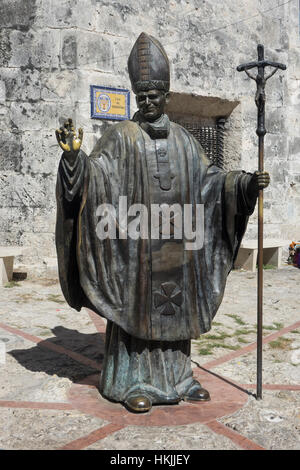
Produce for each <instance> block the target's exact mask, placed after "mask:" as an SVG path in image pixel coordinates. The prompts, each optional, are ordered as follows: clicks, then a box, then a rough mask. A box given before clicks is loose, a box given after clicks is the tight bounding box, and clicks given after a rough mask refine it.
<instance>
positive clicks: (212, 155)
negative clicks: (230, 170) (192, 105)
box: [173, 118, 225, 168]
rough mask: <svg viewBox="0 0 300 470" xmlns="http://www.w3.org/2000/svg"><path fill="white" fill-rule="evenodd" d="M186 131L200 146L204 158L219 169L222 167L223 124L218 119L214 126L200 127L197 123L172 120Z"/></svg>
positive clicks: (223, 120)
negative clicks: (204, 154)
mask: <svg viewBox="0 0 300 470" xmlns="http://www.w3.org/2000/svg"><path fill="white" fill-rule="evenodd" d="M173 121H174V122H177V123H178V124H180V125H181V126H182V127H184V128H185V129H186V130H188V131H189V132H190V133H191V134H192V135H193V136H194V137H195V139H196V140H198V142H200V144H201V145H202V147H203V149H204V151H205V153H206V156H207V157H208V158H209V159H210V161H211V162H212V163H213V164H214V165H216V166H218V167H219V168H223V167H224V124H225V119H223V118H220V119H218V120H217V122H216V124H215V125H214V126H201V123H199V122H184V121H180V120H173Z"/></svg>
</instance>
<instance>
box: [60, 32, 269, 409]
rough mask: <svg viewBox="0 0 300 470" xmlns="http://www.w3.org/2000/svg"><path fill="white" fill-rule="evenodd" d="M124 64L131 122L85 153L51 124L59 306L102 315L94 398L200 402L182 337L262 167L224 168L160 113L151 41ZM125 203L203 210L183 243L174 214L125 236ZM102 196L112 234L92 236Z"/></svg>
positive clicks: (158, 63) (165, 69)
mask: <svg viewBox="0 0 300 470" xmlns="http://www.w3.org/2000/svg"><path fill="white" fill-rule="evenodd" d="M128 69H129V74H130V79H131V83H132V88H133V91H134V93H135V94H136V101H137V106H138V112H137V113H136V114H135V115H134V117H133V119H132V120H130V121H122V122H120V123H118V124H116V125H114V126H111V127H110V128H109V129H108V130H107V131H106V132H105V133H104V135H103V136H102V137H101V139H100V140H99V141H98V142H97V144H96V146H95V148H94V149H93V151H92V153H91V155H90V156H89V157H87V156H86V155H85V153H84V152H83V151H82V150H81V149H80V146H81V142H82V138H83V132H82V130H79V133H78V136H76V133H75V130H74V127H73V123H72V120H71V119H69V120H68V121H67V122H66V123H65V126H64V127H61V128H60V129H59V130H57V131H56V136H57V140H58V143H59V145H60V146H61V148H62V149H63V151H64V153H63V155H62V158H61V161H60V165H59V170H58V180H57V226H56V245H57V254H58V263H59V276H60V283H61V287H62V291H63V293H64V296H65V298H66V300H67V302H68V303H69V305H70V306H71V307H73V308H75V309H76V310H78V311H79V310H80V309H81V307H83V306H86V307H88V308H91V309H92V310H94V311H95V312H97V313H98V314H99V315H101V316H103V317H105V318H106V319H107V330H106V346H105V358H104V364H103V370H102V373H101V379H100V392H101V394H102V395H103V396H104V397H107V398H109V399H110V400H113V401H116V402H121V403H123V404H125V406H127V407H128V408H129V409H130V410H131V411H134V412H145V411H148V410H150V409H151V406H152V405H153V404H168V403H179V402H180V401H181V400H186V401H207V400H210V395H209V392H208V391H207V390H205V389H204V388H203V387H202V386H201V384H200V383H199V382H198V381H196V380H195V379H194V378H193V373H192V368H191V357H190V346H191V339H192V338H198V337H199V336H200V335H201V334H202V333H205V332H207V331H209V329H210V328H211V322H212V319H213V318H214V315H215V314H216V312H217V310H218V307H219V305H220V303H221V301H222V297H223V293H224V289H225V283H226V278H227V276H228V274H229V272H230V270H231V269H232V266H233V262H234V259H235V257H236V254H237V251H238V248H239V245H240V243H241V239H242V237H243V234H244V232H245V229H246V225H247V220H248V217H249V215H251V214H252V212H253V210H254V207H255V203H256V198H257V194H258V189H259V188H264V187H266V186H267V185H268V184H269V175H268V174H267V173H266V172H262V173H254V174H249V173H245V172H242V171H234V172H229V173H226V172H224V171H223V170H221V169H220V168H217V167H216V166H214V165H212V164H210V162H209V160H208V159H207V158H206V156H205V155H204V151H203V149H202V147H201V146H200V144H199V143H198V142H197V141H196V140H195V139H194V138H193V137H192V136H191V135H190V134H189V133H188V132H187V131H186V130H185V129H184V128H183V127H181V126H179V125H178V124H175V123H172V122H170V121H169V118H168V116H167V115H166V114H164V110H165V105H166V103H167V101H168V99H169V86H170V70H169V61H168V58H167V55H166V53H165V51H164V49H163V47H162V45H161V44H160V43H159V42H158V41H157V40H156V39H155V38H153V37H151V36H149V35H147V34H145V33H142V34H141V35H140V36H139V38H138V39H137V41H136V43H135V45H134V47H133V49H132V51H131V54H130V57H129V60H128ZM124 201H125V203H126V209H129V208H130V207H133V205H134V204H139V207H140V206H143V207H145V208H146V209H147V213H148V214H151V211H152V210H153V208H154V207H157V205H160V206H162V205H163V204H164V205H166V206H168V207H170V206H171V207H172V206H174V207H175V206H176V207H185V206H189V207H192V209H193V210H195V208H196V207H198V206H202V207H204V227H202V229H203V244H202V245H201V247H200V248H198V249H187V241H188V240H187V239H185V235H182V236H181V238H178V237H176V236H174V230H175V228H174V218H175V216H174V214H173V216H174V217H173V231H172V230H171V231H170V236H169V237H164V235H163V234H164V231H163V230H162V224H163V223H164V222H162V221H161V219H160V227H159V228H160V231H159V233H160V235H161V236H159V237H154V238H153V237H150V236H149V232H148V236H140V237H129V236H126V235H124V230H123V228H124V225H123V221H121V220H120V218H119V219H118V216H116V214H117V213H120V212H118V211H119V209H120V205H121V204H123V203H124ZM105 204H106V205H110V207H113V208H115V209H116V212H115V213H114V214H113V216H112V217H113V218H114V221H115V226H116V236H115V237H106V238H105V237H103V236H102V237H99V226H98V223H99V215H100V212H99V210H98V208H99V207H102V206H103V205H105ZM193 213H194V212H193ZM128 214H130V211H129V210H128ZM101 215H103V213H101ZM140 222H141V220H140ZM193 222H194V223H195V216H194V215H193ZM196 222H197V221H196ZM149 224H150V222H149ZM171 225H172V220H171ZM175 225H176V224H175ZM146 228H147V227H146ZM169 228H170V224H169ZM146 231H147V230H146ZM102 235H103V233H102Z"/></svg>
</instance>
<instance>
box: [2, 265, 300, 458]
mask: <svg viewBox="0 0 300 470" xmlns="http://www.w3.org/2000/svg"><path fill="white" fill-rule="evenodd" d="M299 280H300V270H298V269H296V268H293V267H290V266H285V267H283V268H282V269H279V270H266V271H264V286H265V287H264V292H265V300H264V353H263V356H264V367H263V382H264V386H263V400H259V401H258V400H256V398H255V381H256V344H255V340H256V334H255V322H256V277H255V275H254V274H252V273H248V272H243V271H234V272H232V273H231V274H230V276H229V279H228V284H227V288H226V292H225V298H224V301H223V303H222V306H221V308H220V310H219V312H218V315H217V316H216V318H215V321H214V324H213V328H212V330H211V331H210V332H209V333H207V334H206V335H203V336H202V337H201V338H200V339H199V340H197V341H193V364H194V373H195V376H196V377H199V379H200V381H201V383H202V384H203V385H204V386H205V387H206V388H208V389H209V391H210V393H211V397H212V400H211V401H210V402H207V403H200V404H190V403H184V402H182V403H180V404H179V405H172V406H168V407H167V406H157V407H153V409H152V410H151V412H150V413H148V414H142V415H135V414H132V413H129V412H128V411H127V410H126V409H125V408H124V407H123V406H122V405H120V404H113V403H110V402H108V401H106V400H104V399H103V398H102V397H101V396H100V395H99V393H98V390H97V383H98V380H99V373H100V370H101V361H102V359H103V346H104V336H105V323H104V321H102V319H101V318H100V317H99V316H97V315H95V314H94V313H93V312H91V311H88V310H86V309H83V310H82V311H81V312H79V313H78V312H76V311H75V310H73V309H71V308H69V307H68V305H67V304H66V303H65V302H64V300H63V297H62V295H61V290H60V287H59V284H58V283H57V282H56V281H55V280H54V281H51V280H43V279H39V280H33V279H27V280H24V281H21V282H17V283H11V284H9V285H7V286H5V287H0V346H1V350H0V354H1V351H2V355H1V356H0V360H1V362H2V364H0V421H1V423H2V426H1V431H0V447H1V448H2V449H9V450H11V449H34V450H47V449H51V450H56V449H78V450H79V449H93V450H96V449H98V450H114V449H116V450H120V451H121V450H125V449H130V450H142V449H149V450H150V449H155V450H172V449H174V450H181V449H184V450H203V449H206V450H223V449H224V450H225V449H226V450H240V449H247V450H260V449H267V450H275V449H285V450H288V449H289V450H292V449H297V450H299V449H300V307H299Z"/></svg>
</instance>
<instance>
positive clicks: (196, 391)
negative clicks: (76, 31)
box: [183, 381, 210, 401]
mask: <svg viewBox="0 0 300 470" xmlns="http://www.w3.org/2000/svg"><path fill="white" fill-rule="evenodd" d="M195 385H196V386H197V385H198V387H195ZM183 399H184V401H210V394H209V392H208V391H207V390H205V388H203V387H202V386H201V384H200V383H199V382H196V381H195V382H194V384H193V386H192V387H191V388H190V391H188V392H187V393H186V394H185V395H184V397H183Z"/></svg>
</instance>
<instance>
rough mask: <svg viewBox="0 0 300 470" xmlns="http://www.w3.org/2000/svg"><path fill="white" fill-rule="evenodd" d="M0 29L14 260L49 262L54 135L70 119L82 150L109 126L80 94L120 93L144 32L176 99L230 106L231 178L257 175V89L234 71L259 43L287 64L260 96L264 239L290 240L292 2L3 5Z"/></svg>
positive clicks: (295, 170) (296, 73) (297, 67)
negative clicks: (268, 180)
mask: <svg viewBox="0 0 300 470" xmlns="http://www.w3.org/2000/svg"><path fill="white" fill-rule="evenodd" d="M281 3H284V5H281V6H280V4H281ZM278 5H279V6H278ZM267 10H269V11H267ZM0 23H1V30H0V133H1V135H0V139H1V145H0V245H11V244H16V245H21V246H24V254H23V257H21V258H19V262H20V263H23V264H25V265H26V266H27V267H28V266H30V265H39V266H43V263H45V262H46V261H45V260H47V259H49V258H55V245H54V227H55V180H56V171H57V167H58V162H59V158H60V150H59V148H58V146H57V144H56V139H55V133H54V131H55V129H56V128H57V127H58V126H59V123H62V122H63V120H64V119H65V118H67V117H69V116H70V117H73V119H74V121H75V123H76V126H77V127H83V129H84V142H83V150H85V151H86V152H87V153H89V152H90V151H91V149H92V148H93V145H94V144H95V142H96V140H97V139H98V138H99V137H100V136H101V134H102V133H103V130H105V128H106V127H107V126H108V125H110V123H109V122H108V121H105V120H102V121H100V120H96V119H91V118H90V85H103V86H113V87H121V88H130V82H129V78H128V74H127V58H128V54H129V52H130V50H131V47H132V46H133V44H134V41H135V39H136V38H137V36H138V35H139V34H140V33H141V32H142V31H145V32H147V33H149V34H152V35H154V36H156V37H157V38H158V39H159V40H160V41H161V42H162V44H163V45H164V46H165V49H166V51H167V54H168V56H169V59H170V62H171V67H172V73H171V79H172V84H171V88H172V90H173V91H174V92H175V93H178V94H180V93H187V94H190V95H195V96H196V97H202V98H217V99H220V100H227V101H229V102H232V103H234V102H239V103H240V104H239V105H238V106H236V107H235V108H234V110H233V111H232V113H231V115H230V117H229V118H228V121H227V124H226V127H227V131H226V132H227V139H226V152H227V154H228V155H229V156H230V159H229V161H230V165H229V166H230V168H233V169H238V168H243V169H245V170H247V171H254V170H255V169H256V168H257V137H256V134H255V128H256V106H255V104H254V93H255V83H254V82H253V81H252V80H250V79H249V78H248V77H247V76H246V74H244V73H238V72H237V71H236V66H237V65H238V64H240V63H242V62H247V61H249V60H255V59H256V56H257V51H256V47H257V44H258V43H262V44H264V45H265V55H266V57H267V58H268V59H270V60H274V61H278V62H283V63H285V64H287V66H288V69H287V71H286V72H277V74H276V75H275V76H274V77H272V78H271V79H270V81H269V82H268V84H267V89H266V91H267V110H266V111H267V118H266V126H267V130H268V132H269V133H268V134H267V136H266V138H265V150H266V160H265V161H266V163H265V167H266V169H267V170H268V171H269V172H270V173H271V177H272V184H271V186H270V188H268V189H267V190H266V191H265V222H266V227H265V234H266V236H267V237H270V238H274V237H280V238H284V239H288V240H295V239H300V217H299V216H300V189H299V188H300V160H299V153H300V146H299V144H300V138H299V132H298V129H299V122H298V120H299V118H300V106H299V105H300V93H299V91H298V88H297V85H298V80H299V79H300V59H299V57H300V56H299V47H300V44H299V28H298V2H297V0H292V1H290V2H283V1H279V0H278V1H275V0H270V1H269V0H263V1H260V0H238V1H235V2H232V0H224V1H223V2H222V3H221V4H220V2H215V1H213V0H190V1H186V0H152V2H149V1H148V0H147V1H146V0H139V1H131V2H128V0H126V1H125V0H118V1H113V0H112V1H108V0H107V1H105V0H2V1H1V4H0ZM131 103H132V104H131V108H132V109H131V111H132V113H133V112H134V111H135V100H134V97H133V96H132V99H131ZM255 236H256V215H254V216H253V217H252V219H251V223H250V224H249V229H248V232H247V237H248V238H253V237H255Z"/></svg>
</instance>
